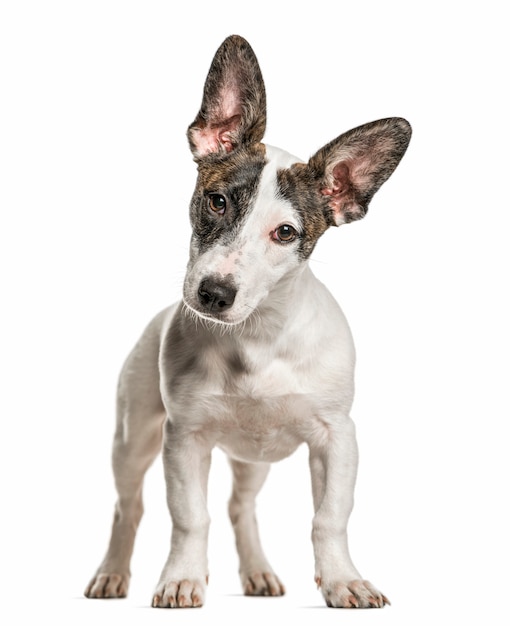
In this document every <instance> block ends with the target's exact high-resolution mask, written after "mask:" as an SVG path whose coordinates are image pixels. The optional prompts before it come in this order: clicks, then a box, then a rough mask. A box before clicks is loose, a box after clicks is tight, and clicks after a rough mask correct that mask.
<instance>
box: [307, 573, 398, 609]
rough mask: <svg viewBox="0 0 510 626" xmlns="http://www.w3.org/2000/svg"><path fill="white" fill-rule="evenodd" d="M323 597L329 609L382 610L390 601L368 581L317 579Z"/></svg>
mask: <svg viewBox="0 0 510 626" xmlns="http://www.w3.org/2000/svg"><path fill="white" fill-rule="evenodd" d="M316 582H317V585H318V586H319V587H320V588H321V591H322V595H323V596H324V599H325V600H326V604H327V605H328V606H329V607H334V608H344V609H352V608H356V609H357V608H360V609H370V608H377V609H380V608H382V607H383V606H384V605H385V604H390V601H389V600H388V598H386V596H384V595H383V594H382V593H381V592H380V591H378V590H377V589H376V588H375V587H374V586H373V585H372V584H371V583H369V582H368V580H352V581H350V582H344V581H334V580H333V581H327V580H321V579H320V578H318V579H316Z"/></svg>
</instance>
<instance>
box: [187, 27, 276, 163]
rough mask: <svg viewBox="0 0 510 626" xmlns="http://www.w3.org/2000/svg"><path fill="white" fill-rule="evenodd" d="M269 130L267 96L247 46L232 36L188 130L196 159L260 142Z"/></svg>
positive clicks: (210, 75) (218, 55)
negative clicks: (266, 129)
mask: <svg viewBox="0 0 510 626" xmlns="http://www.w3.org/2000/svg"><path fill="white" fill-rule="evenodd" d="M265 128H266V92H265V88H264V81H263V79H262V74H261V71H260V67H259V64H258V61H257V58H256V56H255V53H254V52H253V50H252V48H251V47H250V45H249V44H248V42H247V41H246V40H245V39H243V38H242V37H239V36H238V35H232V36H231V37H228V38H227V39H225V41H224V42H223V43H222V45H221V46H220V47H219V48H218V51H217V52H216V55H215V56H214V59H213V61H212V64H211V67H210V69H209V73H208V75H207V78H206V81H205V85H204V93H203V98H202V106H201V107H200V111H199V112H198V115H197V117H196V118H195V120H194V121H193V122H192V124H190V126H189V128H188V141H189V144H190V148H191V151H192V152H193V155H194V157H195V159H199V158H201V157H203V156H205V155H207V154H209V153H213V152H216V153H228V152H231V151H233V150H235V148H236V147H237V146H239V145H240V144H242V143H250V142H258V141H261V139H262V137H263V136H264V131H265Z"/></svg>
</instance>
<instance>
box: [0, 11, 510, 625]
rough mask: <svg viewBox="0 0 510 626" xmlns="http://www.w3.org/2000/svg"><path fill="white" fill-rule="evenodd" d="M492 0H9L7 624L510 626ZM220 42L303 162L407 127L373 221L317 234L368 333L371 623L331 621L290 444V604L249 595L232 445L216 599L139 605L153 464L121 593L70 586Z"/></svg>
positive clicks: (5, 65)
mask: <svg viewBox="0 0 510 626" xmlns="http://www.w3.org/2000/svg"><path fill="white" fill-rule="evenodd" d="M503 6H504V3H503V2H496V1H492V0H486V1H485V2H483V3H475V2H470V1H469V0H468V1H463V2H460V1H459V2H454V1H449V0H440V1H438V0H430V1H429V2H426V3H411V2H403V1H402V2H398V1H396V0H388V1H386V2H378V1H377V2H376V1H373V2H370V1H363V0H361V1H357V2H342V1H340V0H335V1H331V2H325V1H322V0H315V1H314V2H310V3H297V2H289V3H285V2H276V1H275V2H269V3H264V2H260V1H257V2H253V3H241V2H228V1H222V0H217V1H208V2H190V1H188V2H185V3H181V2H151V1H146V2H129V1H123V2H112V1H108V0H102V1H100V2H97V1H91V0H88V1H87V2H72V1H68V2H55V1H48V2H23V1H22V0H18V1H12V2H10V1H8V0H7V1H5V0H4V1H3V2H2V3H1V4H0V68H1V69H0V90H1V98H0V133H1V134H0V203H1V206H0V209H1V226H0V238H1V239H0V254H1V259H0V261H1V292H0V293H1V298H2V304H1V306H0V311H1V326H0V340H1V344H0V359H1V362H0V366H1V378H0V381H1V406H0V429H1V433H0V463H1V472H0V480H1V481H2V482H1V494H2V500H1V517H0V521H1V532H0V542H1V544H0V550H1V551H0V574H1V579H2V580H1V592H0V616H1V618H0V619H1V621H2V622H3V623H6V624H17V623H22V624H26V623H35V622H38V621H41V620H42V619H44V620H45V621H46V620H50V621H51V623H53V624H82V623H83V624H85V623H86V624H90V623H92V624H98V625H102V624H110V623H124V624H135V623H136V624H138V623H141V622H143V623H144V624H150V623H165V624H167V623H172V624H183V623H210V621H211V620H213V621H214V622H215V623H216V620H217V621H218V622H219V621H220V620H221V621H222V622H223V623H226V624H238V623H243V624H256V623H257V624H258V623H259V622H261V621H262V622H265V623H277V622H279V621H283V622H284V623H290V620H292V621H296V620H307V621H309V620H313V623H323V622H324V623H333V620H334V622H335V623H340V622H342V623H346V624H360V623H368V621H370V623H372V624H406V625H408V624H430V623H440V624H447V623H462V620H463V619H467V618H468V617H469V618H473V619H479V620H481V621H482V623H485V624H503V623H508V615H507V613H508V608H507V605H508V584H509V582H510V581H509V577H508V566H507V563H508V559H509V556H510V555H509V549H508V548H509V543H508V527H509V514H508V493H509V488H508V479H509V475H510V472H509V464H508V453H507V448H508V428H507V422H508V419H509V417H510V411H509V408H510V407H509V400H508V395H509V392H508V373H509V348H510V345H509V343H510V342H509V333H508V320H509V319H510V306H509V303H508V301H509V299H508V283H509V280H508V273H509V267H510V263H509V261H510V259H509V253H508V237H509V225H510V219H509V210H510V207H509V202H508V195H507V185H508V176H509V174H508V165H509V161H508V145H509V132H508V130H509V129H508V111H509V109H510V102H509V99H508V58H509V49H508V29H507V24H508V21H507V18H506V17H504V13H503ZM232 33H239V34H241V35H243V36H245V37H246V38H247V39H248V40H249V41H250V43H251V44H252V46H253V48H254V49H255V52H256V54H257V56H258V58H259V61H260V64H261V67H262V71H263V74H264V76H265V80H266V88H267V94H268V107H269V117H268V129H267V134H266V141H267V142H268V143H272V144H274V145H278V146H280V147H283V148H285V149H287V150H289V151H290V152H293V153H295V154H298V155H299V156H301V157H302V158H308V156H310V155H311V154H312V153H313V152H315V150H317V149H318V148H319V147H321V146H322V145H323V144H324V143H326V142H328V141H329V140H331V139H333V138H334V137H336V136H337V135H339V134H340V133H341V132H343V131H345V130H348V129H349V128H351V127H353V126H356V125H358V124H361V123H364V122H368V121H371V120H373V119H376V118H381V117H387V116H392V115H397V116H403V117H406V118H407V119H409V120H410V122H411V123H412V125H413V128H414V135H413V139H412V142H411V146H410V148H409V150H408V152H407V154H406V156H405V157H404V160H403V161H402V163H401V165H400V166H399V167H398V169H397V171H396V173H395V174H394V176H393V177H392V178H391V179H390V181H389V182H388V183H386V185H385V186H384V187H383V188H382V189H381V191H380V192H379V193H378V194H377V195H376V197H375V198H374V200H373V201H372V204H371V207H370V211H369V213H368V216H367V218H366V219H365V220H363V221H362V222H359V223H355V224H352V225H349V226H345V227H342V228H340V229H334V230H331V231H330V232H328V233H326V234H325V235H324V237H323V239H322V240H321V242H320V244H319V246H318V247H317V249H316V251H315V253H314V255H313V260H312V268H313V269H314V271H315V272H316V274H317V275H318V276H319V277H320V278H321V280H323V281H324V282H326V283H327V284H328V286H329V287H330V289H331V290H332V292H333V293H334V295H335V297H336V298H337V299H338V300H339V302H340V303H341V305H342V307H343V308H344V311H345V312H346V314H347V317H348V319H349V320H350V323H351V327H352V330H353V333H354V337H355V341H356V344H357V348H358V368H357V396H356V400H355V405H354V410H353V417H354V418H355V420H356V423H357V425H358V438H359V445H360V451H361V460H360V463H361V464H360V471H359V480H358V484H357V490H356V506H355V511H354V513H353V515H352V518H351V525H350V539H351V552H352V555H353V558H354V561H355V562H356V564H357V566H358V568H359V569H360V570H361V572H362V573H363V575H364V576H366V577H367V578H369V579H370V580H372V582H374V583H375V584H376V585H377V586H379V587H380V588H381V589H382V590H383V591H384V593H386V594H387V595H388V596H389V598H390V599H391V600H392V606H391V607H386V608H385V609H384V610H382V611H350V612H349V611H341V612H339V611H333V610H327V609H323V608H322V599H321V596H320V593H319V592H318V591H317V590H316V589H315V588H314V583H313V562H312V549H311V544H310V538H309V536H310V523H311V517H312V508H311V498H310V486H309V477H308V469H307V459H306V451H305V450H304V449H300V450H298V452H297V453H296V455H295V456H294V457H292V458H291V459H289V460H286V461H283V462H282V463H280V464H278V465H277V466H275V467H274V468H273V470H272V474H271V475H270V478H269V480H268V483H267V485H266V487H265V489H264V491H263V493H262V494H261V497H260V503H259V514H260V526H261V532H262V537H263V540H264V543H265V548H266V551H267V553H268V555H269V557H270V560H271V561H272V563H273V566H274V568H275V570H276V571H277V573H278V574H279V575H280V577H281V578H282V580H283V581H284V583H285V584H286V586H287V588H288V594H287V595H286V596H285V597H284V598H280V599H251V598H243V597H242V596H241V595H240V586H239V583H238V580H237V574H236V569H237V558H236V556H235V553H234V546H233V539H232V533H231V530H230V527H229V524H228V521H227V517H226V501H227V499H228V494H229V489H230V484H229V474H228V471H227V468H226V465H225V461H224V459H223V457H222V456H221V455H217V456H216V455H215V456H214V461H213V467H212V472H211V480H210V490H211V494H210V512H211V515H212V518H213V523H212V527H211V542H210V553H209V560H210V570H211V583H210V585H209V589H208V599H207V605H206V607H205V608H203V609H201V610H195V611H181V612H176V611H173V612H169V611H156V610H153V609H150V608H149V603H150V598H151V592H152V590H153V588H154V585H155V583H156V581H157V578H158V576H159V573H160V569H161V567H162V565H163V563H164V560H165V558H166V555H167V549H168V544H169V531H170V523H169V517H168V513H167V511H166V506H165V496H164V485H163V480H162V476H161V464H160V461H158V462H157V463H156V464H155V465H154V466H153V468H151V470H150V472H149V474H148V476H147V485H146V487H147V488H146V493H145V506H146V516H145V517H144V519H143V521H142V524H141V527H140V532H139V536H138V540H137V544H136V546H135V556H134V560H133V577H132V581H131V593H130V597H129V598H128V599H127V600H120V601H109V602H108V601H88V600H85V599H82V597H81V595H82V592H83V589H84V588H85V585H86V583H87V582H88V580H89V578H90V577H91V576H92V574H93V572H94V570H95V568H96V567H97V565H98V563H99V561H100V560H101V558H102V556H103V553H104V550H105V548H106V543H107V538H108V534H109V527H110V522H111V515H112V507H113V501H114V492H113V482H112V477H111V472H110V458H109V455H110V444H111V437H112V434H113V425H114V418H113V408H114V393H115V385H116V379H117V374H118V371H119V368H120V366H121V364H122V361H123V359H124V357H125V356H126V354H127V352H128V351H129V350H130V349H131V347H132V345H133V343H134V341H135V340H136V339H137V338H138V335H139V334H140V332H141V330H142V329H143V327H144V326H145V324H146V323H147V322H148V320H149V319H150V318H151V317H152V316H153V315H154V314H155V313H156V312H157V311H159V310H160V309H161V308H163V307H164V306H166V305H167V304H169V303H171V302H172V301H174V300H176V299H177V298H178V297H179V294H180V286H181V281H182V278H183V275H184V268H185V263H186V252H187V245H188V239H189V232H190V230H189V225H188V217H187V208H188V202H189V198H190V195H191V192H192V188H193V185H194V175H195V172H194V164H193V162H192V160H191V156H190V154H189V151H188V147H187V142H186V138H185V130H186V128H187V125H188V124H189V123H190V122H191V120H192V119H193V118H194V116H195V114H196V112H197V110H198V107H199V105H200V99H201V91H202V86H203V81H204V79H205V75H206V73H207V70H208V68H209V64H210V62H211V60H212V56H213V54H214V52H215V50H216V48H217V47H218V45H219V44H220V43H221V41H222V40H223V39H224V38H225V37H226V36H227V35H229V34H232ZM5 618H7V619H5Z"/></svg>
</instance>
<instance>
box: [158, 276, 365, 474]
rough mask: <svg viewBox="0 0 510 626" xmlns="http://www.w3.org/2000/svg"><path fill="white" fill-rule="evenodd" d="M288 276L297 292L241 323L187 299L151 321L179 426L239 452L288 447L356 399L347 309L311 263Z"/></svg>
mask: <svg viewBox="0 0 510 626" xmlns="http://www.w3.org/2000/svg"><path fill="white" fill-rule="evenodd" d="M285 280H286V281H287V282H290V283H291V284H288V285H286V294H287V295H289V294H293V299H292V301H290V302H289V300H288V299H287V298H286V299H285V301H284V303H285V306H284V307H279V306H278V304H279V303H278V301H276V302H272V303H271V305H270V306H269V305H268V306H267V307H262V308H261V310H260V311H259V312H258V316H257V317H256V318H255V319H253V320H249V321H248V322H247V323H246V324H245V325H244V326H243V327H242V328H235V329H233V330H230V331H229V330H228V329H225V328H223V327H221V326H217V325H212V324H209V323H207V322H205V321H203V320H201V319H196V318H193V317H192V316H191V315H190V314H189V312H188V311H187V310H186V308H185V306H184V305H183V304H182V303H178V304H176V305H174V306H173V307H171V308H170V309H167V310H166V311H165V312H164V313H162V314H160V315H159V316H158V317H157V318H156V319H155V321H154V322H153V324H156V325H157V326H159V327H160V331H159V333H160V339H159V345H160V346H161V349H160V352H159V358H158V361H159V375H160V389H161V396H162V399H163V403H164V405H165V409H166V411H167V413H168V415H169V419H170V420H171V421H172V422H173V424H174V427H175V428H177V429H183V430H186V431H188V430H191V431H194V432H195V433H196V435H197V436H199V437H206V438H209V439H211V438H212V439H213V440H214V441H215V443H216V445H218V446H219V447H221V448H222V449H224V450H225V451H226V452H227V453H228V454H229V455H230V456H232V457H234V458H238V459H240V460H245V461H271V462H272V461H276V460H279V459H281V458H284V457H285V456H288V455H289V454H291V453H292V452H293V451H294V450H295V448H296V447H297V446H298V445H299V444H301V443H302V442H308V443H310V442H311V441H313V440H314V439H319V438H320V437H322V436H323V435H324V433H325V431H327V428H328V425H329V424H330V420H334V416H335V415H339V414H342V415H346V414H347V413H348V412H349V409H350V406H351V403H352V396H353V362H354V347H353V343H352V338H351V334H350V331H349V327H348V325H347V322H346V320H345V317H344V316H343V314H342V311H341V310H340V308H339V307H338V305H337V304H336V302H335V301H334V299H333V298H332V296H331V294H330V293H329V291H328V290H327V289H326V288H325V287H324V285H323V284H322V283H320V282H319V281H318V280H317V279H316V278H315V276H314V275H313V274H312V272H311V271H310V269H309V268H308V266H305V267H302V268H300V269H299V272H296V275H295V276H293V277H292V278H291V279H289V278H288V277H286V279H285ZM296 287H298V288H296ZM302 290H304V293H306V297H305V298H303V296H302V293H303V291H302ZM310 302H312V303H313V305H311V304H310ZM289 311H291V312H292V314H291V315H289ZM159 333H158V334H159ZM147 334H148V336H154V333H147ZM154 354H155V353H154Z"/></svg>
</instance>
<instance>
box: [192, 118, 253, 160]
mask: <svg viewBox="0 0 510 626" xmlns="http://www.w3.org/2000/svg"><path fill="white" fill-rule="evenodd" d="M240 119H241V116H240V115H234V116H232V117H231V118H230V119H226V120H221V121H220V122H211V123H210V124H209V125H208V126H206V127H205V128H200V129H198V128H197V129H194V130H193V140H194V142H195V145H196V148H197V151H198V153H199V154H200V155H201V156H203V155H205V154H209V153H210V152H219V151H220V150H221V149H223V150H225V152H232V150H233V149H234V146H235V144H234V142H233V135H234V134H235V132H236V130H237V128H238V127H239V122H240Z"/></svg>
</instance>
